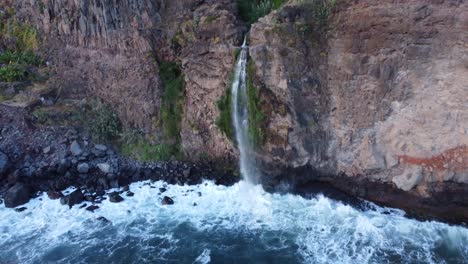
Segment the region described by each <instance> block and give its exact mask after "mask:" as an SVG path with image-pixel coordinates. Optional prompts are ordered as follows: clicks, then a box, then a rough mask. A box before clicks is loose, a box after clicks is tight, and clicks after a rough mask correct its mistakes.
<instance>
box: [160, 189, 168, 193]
mask: <svg viewBox="0 0 468 264" xmlns="http://www.w3.org/2000/svg"><path fill="white" fill-rule="evenodd" d="M165 191H167V190H166V188H159V192H161V193H163V192H165Z"/></svg>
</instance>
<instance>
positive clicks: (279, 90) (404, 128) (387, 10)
mask: <svg viewBox="0 0 468 264" xmlns="http://www.w3.org/2000/svg"><path fill="white" fill-rule="evenodd" d="M320 2H321V1H289V2H288V3H287V4H286V5H285V6H283V7H282V8H281V9H280V10H278V11H274V12H272V13H271V14H270V15H268V16H266V17H264V18H261V19H260V20H259V21H258V22H257V23H255V24H253V25H252V27H251V29H250V33H249V46H250V48H249V53H250V59H251V61H252V64H253V66H254V67H252V68H253V71H251V72H252V73H254V74H253V75H252V76H249V77H250V78H251V79H252V80H253V82H254V84H255V85H256V86H257V88H258V89H259V94H260V97H261V98H260V99H261V100H260V103H261V108H262V111H263V112H264V114H265V116H266V120H265V122H264V126H265V127H263V130H264V132H265V133H264V134H265V142H264V144H263V145H262V146H261V147H260V148H259V149H258V151H257V154H258V155H257V157H256V158H257V159H258V160H259V161H260V164H261V167H262V168H263V171H264V174H265V175H264V179H265V183H266V184H271V185H277V184H279V183H280V182H281V181H282V180H285V179H286V180H291V179H293V181H294V180H297V181H299V182H303V181H308V180H313V179H322V180H323V179H325V178H324V177H323V176H327V178H326V179H327V180H328V181H329V182H331V183H332V184H334V185H335V186H338V187H339V188H341V189H344V190H351V191H352V192H353V194H356V195H359V196H363V197H366V198H375V199H376V200H378V198H379V197H383V196H382V195H380V194H381V193H382V192H386V193H391V195H388V197H390V198H389V199H390V200H391V199H393V198H392V197H407V196H405V195H406V194H410V195H411V196H408V197H418V198H422V199H426V198H428V199H429V198H431V199H432V200H428V201H429V202H430V203H434V202H437V200H440V201H443V203H453V204H458V205H461V206H465V207H466V206H468V201H467V200H466V195H464V194H466V192H467V191H468V190H467V186H468V185H467V184H468V127H467V124H468V104H467V98H468V87H467V83H468V70H467V69H468V57H467V56H468V55H467V54H468V53H467V50H468V46H467V41H468V4H467V2H466V1H462V0H445V1H444V0H440V1H422V0H410V1H390V0H388V1H372V0H362V1H329V2H336V3H337V4H336V5H334V6H331V5H327V6H320V5H317V4H316V3H320ZM314 3H315V4H314ZM15 5H16V9H17V10H18V11H19V14H18V16H20V17H21V16H22V17H23V18H24V19H27V20H30V21H32V22H34V23H35V24H36V25H38V26H39V28H40V30H41V34H42V36H43V37H44V41H43V43H42V51H43V53H44V56H45V57H46V58H47V59H48V60H49V62H50V63H49V64H50V65H51V68H52V69H53V73H54V74H53V75H52V77H51V79H50V83H51V85H53V86H55V87H57V88H59V89H60V91H61V94H62V95H63V96H65V97H70V98H84V97H91V96H99V97H101V98H102V99H104V100H105V101H106V102H108V103H110V104H111V105H112V106H113V107H114V108H115V110H116V111H117V112H118V113H119V116H120V117H121V119H122V121H123V122H124V124H125V125H126V126H130V127H136V128H139V129H142V130H144V131H145V132H146V133H148V134H153V135H159V134H160V133H161V127H160V122H159V121H160V117H159V113H160V108H161V100H162V99H161V98H162V95H163V92H164V89H163V85H162V83H161V80H160V77H159V66H160V65H158V62H157V60H160V61H161V60H164V61H175V62H178V63H179V64H180V65H181V69H182V72H183V75H184V76H185V77H184V78H185V100H184V103H183V117H182V124H181V131H180V136H181V145H182V149H183V151H184V154H185V156H186V157H187V158H189V159H192V160H196V159H198V158H200V157H201V156H203V157H206V156H208V157H211V158H213V159H233V158H234V159H235V157H236V156H237V155H238V154H237V153H236V150H235V147H234V146H233V144H232V142H230V141H229V140H228V139H227V138H226V137H225V136H224V135H223V134H222V133H221V132H220V130H219V129H218V128H217V127H216V126H215V120H216V118H217V117H218V115H219V113H218V109H217V107H216V101H217V100H218V99H219V98H220V97H221V96H222V95H223V93H224V92H225V89H226V86H228V85H229V75H230V73H231V71H232V69H233V66H234V60H235V55H234V54H235V47H236V46H239V44H240V43H241V41H242V38H243V33H245V32H246V29H247V28H246V27H245V25H243V23H242V22H240V19H239V17H238V15H237V8H236V4H235V1H234V0H205V1H203V0H173V1H162V0H152V1H137V0H123V1H94V0H86V1H85V0H83V1H72V0H55V1H52V0H27V1H26V0H23V1H17V2H15ZM299 172H300V175H301V176H300V177H299V176H298V177H297V178H295V177H296V176H295V175H299V174H298V173H299ZM328 176H330V177H328ZM338 176H340V177H338ZM363 181H365V182H364V183H363ZM377 183H378V184H381V185H379V186H380V187H375V186H376V185H374V184H377ZM381 186H385V187H381ZM395 191H396V193H394V192H395ZM379 192H380V193H379ZM445 194H447V195H445ZM405 199H406V198H405ZM390 200H389V203H390V204H392V201H393V204H395V203H394V200H392V201H390ZM400 200H401V198H400ZM458 205H457V206H458ZM417 206H420V204H417V205H413V207H417ZM454 208H455V209H453V210H457V207H456V206H455V207H454ZM451 210H452V209H451ZM453 210H452V211H453ZM465 217H466V215H465Z"/></svg>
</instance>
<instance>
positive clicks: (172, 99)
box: [159, 61, 185, 142]
mask: <svg viewBox="0 0 468 264" xmlns="http://www.w3.org/2000/svg"><path fill="white" fill-rule="evenodd" d="M159 76H160V77H161V80H162V83H163V85H164V95H163V98H162V104H161V112H160V115H161V121H162V125H163V129H164V134H165V135H166V137H167V139H173V140H175V141H177V142H179V141H180V124H181V121H182V113H183V104H184V88H185V81H184V76H183V75H182V71H181V70H180V67H179V65H177V64H176V63H174V62H166V61H161V62H159Z"/></svg>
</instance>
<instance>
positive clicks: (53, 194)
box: [47, 191, 63, 200]
mask: <svg viewBox="0 0 468 264" xmlns="http://www.w3.org/2000/svg"><path fill="white" fill-rule="evenodd" d="M47 196H48V197H49V199H51V200H57V199H60V198H62V197H63V194H62V193H61V192H56V191H48V192H47Z"/></svg>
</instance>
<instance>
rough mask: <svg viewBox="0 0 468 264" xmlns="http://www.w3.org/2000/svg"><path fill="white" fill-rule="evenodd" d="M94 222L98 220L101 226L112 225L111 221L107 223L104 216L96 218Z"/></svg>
mask: <svg viewBox="0 0 468 264" xmlns="http://www.w3.org/2000/svg"><path fill="white" fill-rule="evenodd" d="M96 220H98V221H99V222H101V223H103V224H112V222H111V221H109V220H108V219H107V218H105V217H104V216H100V217H98V218H96Z"/></svg>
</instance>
